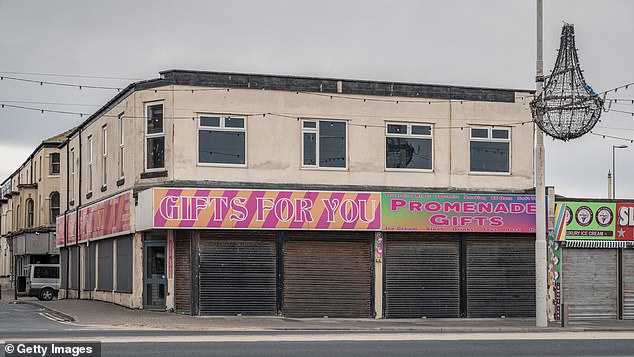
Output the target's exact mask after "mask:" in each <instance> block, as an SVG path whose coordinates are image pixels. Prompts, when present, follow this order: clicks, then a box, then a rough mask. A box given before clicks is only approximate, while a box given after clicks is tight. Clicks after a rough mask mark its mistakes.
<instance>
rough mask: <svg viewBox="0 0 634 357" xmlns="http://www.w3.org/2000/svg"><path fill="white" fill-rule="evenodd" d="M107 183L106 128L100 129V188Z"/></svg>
mask: <svg viewBox="0 0 634 357" xmlns="http://www.w3.org/2000/svg"><path fill="white" fill-rule="evenodd" d="M107 183H108V126H106V125H104V126H103V127H101V186H106V184H107Z"/></svg>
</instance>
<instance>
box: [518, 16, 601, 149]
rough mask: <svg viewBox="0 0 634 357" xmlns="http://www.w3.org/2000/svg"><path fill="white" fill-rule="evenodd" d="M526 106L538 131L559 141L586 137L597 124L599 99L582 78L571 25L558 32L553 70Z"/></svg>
mask: <svg viewBox="0 0 634 357" xmlns="http://www.w3.org/2000/svg"><path fill="white" fill-rule="evenodd" d="M530 106H531V112H532V115H533V120H534V121H535V123H536V124H537V125H538V126H539V127H540V129H542V130H543V131H544V132H545V133H546V134H547V135H549V136H551V137H553V138H555V139H560V140H563V141H567V140H570V139H575V138H578V137H580V136H582V135H584V134H586V133H588V132H589V131H590V130H592V128H594V126H595V125H596V123H597V122H598V121H599V118H600V117H601V111H602V110H603V99H601V98H600V97H599V95H598V94H597V93H595V92H594V90H592V88H591V87H590V86H589V85H588V84H587V83H586V82H585V79H584V78H583V72H582V71H581V68H580V67H579V59H578V57H577V48H576V47H575V30H574V27H573V25H572V24H565V25H564V27H563V28H562V30H561V42H560V45H559V52H558V54H557V61H556V62H555V68H554V69H553V71H552V73H551V75H550V76H548V78H547V79H546V82H545V85H544V89H543V91H542V92H541V93H539V95H538V96H537V97H536V98H535V99H534V100H533V101H532V102H531V104H530Z"/></svg>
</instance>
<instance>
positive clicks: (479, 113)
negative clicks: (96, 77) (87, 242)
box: [61, 86, 533, 210]
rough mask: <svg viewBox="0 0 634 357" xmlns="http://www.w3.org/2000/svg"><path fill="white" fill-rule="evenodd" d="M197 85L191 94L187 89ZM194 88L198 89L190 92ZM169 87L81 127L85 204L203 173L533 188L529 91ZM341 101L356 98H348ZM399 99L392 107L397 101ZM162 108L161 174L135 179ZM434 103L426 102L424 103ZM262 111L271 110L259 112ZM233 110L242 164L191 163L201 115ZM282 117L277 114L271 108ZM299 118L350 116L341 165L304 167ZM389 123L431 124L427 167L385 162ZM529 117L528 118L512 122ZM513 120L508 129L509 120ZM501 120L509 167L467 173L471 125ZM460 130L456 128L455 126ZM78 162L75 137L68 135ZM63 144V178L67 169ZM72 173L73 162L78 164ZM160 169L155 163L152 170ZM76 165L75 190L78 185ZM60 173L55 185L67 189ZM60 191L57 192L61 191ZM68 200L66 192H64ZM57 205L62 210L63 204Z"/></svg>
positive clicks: (292, 180) (204, 176)
mask: <svg viewBox="0 0 634 357" xmlns="http://www.w3.org/2000/svg"><path fill="white" fill-rule="evenodd" d="M191 89H194V92H193V93H192V92H191ZM195 89H200V90H195ZM209 89H210V88H196V87H183V86H167V87H161V88H157V89H150V90H143V91H136V92H134V93H132V94H131V95H129V96H128V97H126V98H124V99H123V100H122V101H121V102H120V103H118V104H117V105H116V106H115V107H114V108H112V109H110V110H109V111H108V112H106V113H104V115H102V116H101V117H100V118H99V119H97V120H96V121H94V122H92V123H91V124H90V125H88V126H87V127H85V128H84V129H82V131H81V136H82V151H83V152H82V155H83V157H82V166H83V168H82V181H83V182H82V192H81V193H79V192H77V193H76V194H75V202H76V204H77V202H78V199H77V198H78V195H79V194H81V195H82V199H81V202H82V205H87V204H90V203H91V202H94V201H98V200H100V199H102V198H104V197H106V196H110V195H113V194H115V193H117V192H120V191H123V190H126V189H129V188H131V187H132V186H133V185H134V184H139V183H142V184H150V183H152V182H162V181H169V180H210V181H227V182H259V183H277V184H308V185H310V184H330V185H364V186H397V187H412V188H438V189H443V188H453V189H459V190H483V191H484V190H498V189H503V190H504V189H506V190H524V189H530V188H532V187H533V127H532V125H531V124H530V120H531V117H530V110H529V108H528V105H527V103H526V102H527V99H525V97H526V96H528V93H518V94H517V95H516V96H517V98H516V101H515V103H497V102H472V101H456V100H454V101H451V102H450V101H448V100H434V99H430V100H424V99H412V98H396V97H371V96H366V97H363V96H357V97H356V98H359V99H363V98H370V99H386V100H389V102H376V101H371V100H370V101H366V102H364V101H363V100H350V99H345V98H336V97H335V98H333V99H331V98H330V96H328V95H314V94H305V93H299V94H298V93H296V92H288V91H272V90H250V89H230V90H229V91H227V90H224V89H220V90H209ZM345 97H348V98H355V97H353V96H350V95H345ZM399 99H400V100H402V101H401V102H399V103H398V104H396V103H395V102H393V101H395V100H399ZM153 102H162V103H163V106H164V135H165V169H166V170H167V177H159V178H149V179H141V178H140V175H141V173H143V172H146V171H147V170H145V125H146V122H145V105H146V104H147V103H153ZM429 103H431V104H429ZM121 113H123V114H124V117H125V119H124V120H125V125H126V126H125V156H126V157H125V177H124V178H125V183H124V184H123V185H122V186H116V182H117V180H118V179H119V178H120V177H119V174H118V160H119V159H120V158H119V134H120V133H119V126H118V119H117V116H118V115H119V114H121ZM261 113H273V114H268V115H266V116H262V115H260V114H261ZM200 114H221V115H222V114H225V115H226V114H233V115H246V114H254V115H252V116H248V117H247V120H246V122H247V134H246V135H247V160H246V166H245V167H237V166H232V165H222V166H221V165H208V164H202V165H201V164H198V163H197V161H198V158H197V156H198V142H197V141H198V115H200ZM275 114H281V115H282V116H279V115H275ZM297 117H301V118H312V119H326V120H328V119H331V120H344V121H347V122H348V126H347V129H348V132H347V137H348V143H347V145H348V147H347V150H348V153H347V156H348V162H347V168H346V169H316V168H301V121H298V120H297V119H295V118H297ZM388 121H394V122H415V123H427V124H432V125H433V155H434V160H433V170H430V171H410V170H390V169H385V125H386V122H388ZM520 122H526V124H525V125H519V124H517V123H520ZM510 123H515V124H514V125H513V126H509V125H508V124H510ZM104 124H107V126H108V139H109V143H108V167H107V171H108V182H107V184H106V187H107V190H106V191H105V192H101V190H100V188H101V174H102V170H103V168H102V165H101V153H102V150H101V148H102V142H101V128H102V126H103V125H104ZM470 125H498V126H502V127H505V126H509V127H510V129H511V173H510V174H481V173H470V172H469V155H470V152H469V133H470V132H469V130H468V128H469V126H470ZM461 127H462V128H463V129H462V130H461V129H460V128H461ZM90 135H92V136H93V154H94V158H93V180H94V181H93V191H92V197H91V198H86V193H87V175H88V170H87V164H88V159H87V138H88V136H90ZM69 146H70V147H75V148H76V149H75V151H76V161H77V165H78V163H79V153H78V149H77V146H78V135H75V137H74V138H73V139H72V140H71V142H70V144H69ZM65 155H66V153H65V149H63V150H62V155H61V156H62V160H61V161H62V178H63V177H64V176H65V172H66V171H65V161H66V160H65ZM77 171H79V168H78V166H77ZM156 171H161V170H156ZM78 174H79V172H77V174H76V180H75V181H76V182H75V189H76V190H77V189H78V180H79V177H78ZM64 181H65V180H64V179H62V182H61V185H62V187H63V189H62V190H61V191H65V182H64ZM62 196H64V195H62ZM62 206H63V207H64V206H65V198H63V199H62ZM62 210H63V209H62Z"/></svg>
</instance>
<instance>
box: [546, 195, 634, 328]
mask: <svg viewBox="0 0 634 357" xmlns="http://www.w3.org/2000/svg"><path fill="white" fill-rule="evenodd" d="M556 206H557V211H556V214H555V219H554V221H555V224H554V225H553V228H554V229H553V232H552V234H551V235H550V239H551V241H550V243H551V244H550V249H549V257H550V261H549V265H548V267H549V278H550V279H549V280H550V281H549V283H550V285H551V287H552V288H551V290H552V295H551V296H552V300H553V306H554V307H555V309H554V318H555V319H559V318H561V317H562V315H567V318H568V319H571V320H575V319H578V320H587V319H612V320H614V319H624V320H631V319H634V249H632V248H634V201H632V200H605V199H603V200H602V199H588V198H567V197H557V203H556ZM562 307H564V308H563V311H562Z"/></svg>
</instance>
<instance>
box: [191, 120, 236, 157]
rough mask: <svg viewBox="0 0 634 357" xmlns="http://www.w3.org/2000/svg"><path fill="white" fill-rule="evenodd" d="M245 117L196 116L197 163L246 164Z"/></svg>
mask: <svg viewBox="0 0 634 357" xmlns="http://www.w3.org/2000/svg"><path fill="white" fill-rule="evenodd" d="M246 124H247V122H246V118H245V117H238V116H221V115H211V114H209V115H207V114H201V115H200V116H199V117H198V163H200V164H225V165H240V166H244V165H246V162H247V161H246V157H247V147H246V139H247V125H246Z"/></svg>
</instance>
